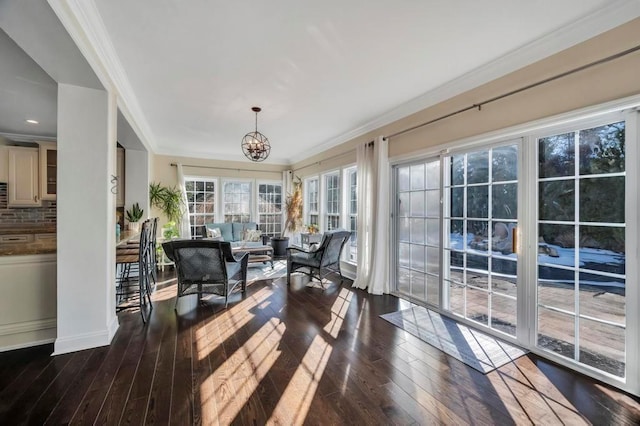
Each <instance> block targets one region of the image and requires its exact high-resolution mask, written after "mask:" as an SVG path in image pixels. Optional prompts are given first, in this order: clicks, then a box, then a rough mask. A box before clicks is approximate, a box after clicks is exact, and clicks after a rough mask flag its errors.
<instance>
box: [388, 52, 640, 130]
mask: <svg viewBox="0 0 640 426" xmlns="http://www.w3.org/2000/svg"><path fill="white" fill-rule="evenodd" d="M638 50H640V45H637V46H635V47H632V48H630V49H627V50H624V51H622V52H619V53H615V54H613V55H611V56H607V57H606V58H602V59H598V60H597V61H593V62H590V63H588V64H585V65H581V66H579V67H577V68H573V69H571V70H569V71H565V72H562V73H560V74H556V75H554V76H552V77H548V78H545V79H543V80H540V81H537V82H535V83H531V84H528V85H526V86H523V87H521V88H519V89H515V90H512V91H510V92H507V93H503V94H501V95H498V96H495V97H493V98H489V99H487V100H484V101H482V102H479V103H476V104H473V105H470V106H468V107H466V108H462V109H459V110H457V111H454V112H450V113H448V114H445V115H442V116H440V117H438V118H434V119H433V120H429V121H427V122H424V123H421V124H418V125H415V126H413V127H409V128H408V129H404V130H401V131H399V132H396V133H393V134H392V135H389V136H386V137H385V138H386V139H391V138H395V137H397V136H400V135H403V134H405V133H408V132H412V131H414V130H416V129H419V128H421V127H425V126H428V125H430V124H433V123H436V122H438V121H442V120H445V119H447V118H450V117H453V116H454V115H458V114H462V113H463V112H467V111H470V110H472V109H476V108H477V109H478V111H480V110H481V109H482V106H483V105H486V104H489V103H491V102H495V101H499V100H500V99H504V98H507V97H509V96H512V95H515V94H518V93H520V92H524V91H525V90H529V89H533V88H534V87H538V86H541V85H543V84H546V83H550V82H552V81H555V80H558V79H560V78H563V77H566V76H568V75H571V74H575V73H577V72H580V71H584V70H586V69H588V68H591V67H595V66H596V65H601V64H604V63H607V62H610V61H613V60H615V59H618V58H622V57H623V56H627V55H629V54H631V53H634V52H637V51H638Z"/></svg>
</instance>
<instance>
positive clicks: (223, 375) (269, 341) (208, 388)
mask: <svg viewBox="0 0 640 426" xmlns="http://www.w3.org/2000/svg"><path fill="white" fill-rule="evenodd" d="M285 328H286V327H285V325H284V323H280V322H279V321H278V320H277V319H275V318H273V319H271V320H270V321H268V322H266V323H265V324H264V325H263V326H262V327H261V328H260V330H258V331H257V332H255V333H253V334H252V335H251V337H250V338H249V339H248V340H247V341H246V342H245V343H244V344H243V345H242V346H241V347H240V348H238V349H237V350H236V351H235V352H234V353H232V354H227V359H226V360H225V361H224V362H223V363H222V365H220V366H219V367H218V368H217V369H216V370H215V371H214V372H213V374H211V375H210V376H209V377H207V379H206V380H205V381H204V382H203V383H202V384H201V385H200V395H201V401H200V403H201V404H202V405H203V409H204V406H205V405H206V404H209V399H213V400H218V401H224V403H223V404H221V405H220V406H218V407H217V410H218V416H219V421H220V422H221V423H223V424H227V423H230V422H232V421H233V420H234V419H235V418H236V416H237V415H238V413H239V412H240V410H241V409H242V408H243V407H244V406H245V404H247V403H248V402H249V399H250V398H251V396H252V395H254V393H255V392H256V389H257V388H258V385H259V384H260V381H261V380H263V379H264V377H265V376H266V375H267V373H268V372H269V370H270V369H271V368H272V367H273V365H274V364H275V362H276V360H277V359H278V357H280V353H281V351H280V350H279V349H278V346H279V344H280V339H281V338H282V335H283V334H284V331H285Z"/></svg>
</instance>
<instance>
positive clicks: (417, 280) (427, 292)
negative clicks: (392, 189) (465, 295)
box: [394, 159, 440, 306]
mask: <svg viewBox="0 0 640 426" xmlns="http://www.w3.org/2000/svg"><path fill="white" fill-rule="evenodd" d="M395 179H396V188H397V199H396V206H397V210H396V214H395V215H394V217H396V240H397V241H396V244H397V250H396V253H397V258H396V262H395V263H396V272H397V274H396V276H397V282H396V285H397V290H398V292H399V293H400V294H401V295H404V296H406V297H408V298H409V299H411V300H416V301H420V302H422V303H429V304H432V305H435V306H438V305H439V300H440V160H437V159H434V160H430V161H421V162H419V163H415V164H411V165H403V166H401V167H397V168H396V169H395Z"/></svg>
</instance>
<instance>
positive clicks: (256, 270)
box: [247, 260, 287, 284]
mask: <svg viewBox="0 0 640 426" xmlns="http://www.w3.org/2000/svg"><path fill="white" fill-rule="evenodd" d="M285 275H287V262H286V261H284V260H276V261H274V262H273V268H271V263H266V264H262V263H258V264H249V268H248V269H247V284H251V283H252V282H254V281H258V280H275V279H276V278H281V277H284V276H285Z"/></svg>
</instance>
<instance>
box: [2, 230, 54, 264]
mask: <svg viewBox="0 0 640 426" xmlns="http://www.w3.org/2000/svg"><path fill="white" fill-rule="evenodd" d="M55 233H56V226H55V225H29V224H10V225H9V224H2V225H0V236H1V235H23V234H30V235H34V234H55ZM56 248H57V247H56V240H55V239H52V240H43V241H31V242H24V243H3V244H0V256H22V255H29V254H50V253H55V252H56Z"/></svg>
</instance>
